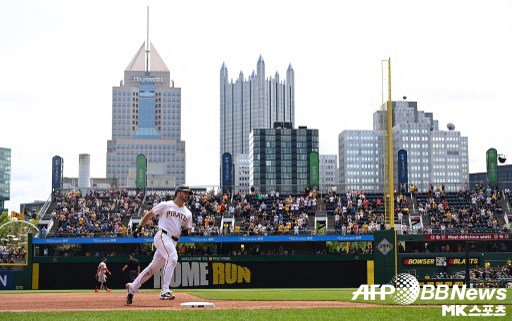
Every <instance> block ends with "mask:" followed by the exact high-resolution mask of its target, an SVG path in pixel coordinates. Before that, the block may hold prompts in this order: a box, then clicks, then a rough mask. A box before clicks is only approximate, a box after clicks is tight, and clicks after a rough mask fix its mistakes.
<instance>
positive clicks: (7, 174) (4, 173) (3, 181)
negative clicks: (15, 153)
mask: <svg viewBox="0 0 512 321" xmlns="http://www.w3.org/2000/svg"><path fill="white" fill-rule="evenodd" d="M10 198H11V150H10V149H9V148H2V147H0V209H3V208H4V202H5V201H8V200H10ZM0 214H1V213H0Z"/></svg>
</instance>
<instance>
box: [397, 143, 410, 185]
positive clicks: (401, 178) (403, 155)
mask: <svg viewBox="0 0 512 321" xmlns="http://www.w3.org/2000/svg"><path fill="white" fill-rule="evenodd" d="M398 184H405V185H409V177H408V173H407V151H406V150H404V149H401V150H399V151H398Z"/></svg>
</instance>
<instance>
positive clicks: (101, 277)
mask: <svg viewBox="0 0 512 321" xmlns="http://www.w3.org/2000/svg"><path fill="white" fill-rule="evenodd" d="M107 273H108V274H109V275H112V273H110V271H109V270H108V268H107V258H106V257H104V258H103V260H102V261H101V262H100V264H99V265H98V270H97V271H96V281H97V282H96V290H95V291H94V292H98V288H99V289H105V290H107V292H110V289H109V288H108V286H107Z"/></svg>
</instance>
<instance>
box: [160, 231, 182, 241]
mask: <svg viewBox="0 0 512 321" xmlns="http://www.w3.org/2000/svg"><path fill="white" fill-rule="evenodd" d="M161 231H162V233H164V234H169V233H167V231H166V230H164V229H161ZM171 239H172V240H173V241H176V242H178V241H179V240H180V239H179V238H177V237H176V236H174V235H171Z"/></svg>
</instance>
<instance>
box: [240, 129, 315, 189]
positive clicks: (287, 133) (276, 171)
mask: <svg viewBox="0 0 512 321" xmlns="http://www.w3.org/2000/svg"><path fill="white" fill-rule="evenodd" d="M276 124H277V123H276ZM285 125H286V123H285ZM288 125H289V126H287V128H286V127H284V128H283V127H278V126H276V128H273V129H253V131H252V132H251V134H250V137H249V146H250V147H249V184H250V185H251V186H254V187H256V190H257V191H258V192H262V193H268V192H270V191H280V192H282V193H297V192H301V191H304V189H305V188H306V187H307V186H308V185H309V181H310V166H309V165H310V163H309V160H310V154H311V152H318V129H308V128H307V127H299V128H298V129H292V128H291V124H289V123H288Z"/></svg>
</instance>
